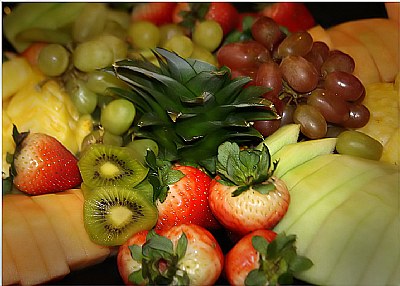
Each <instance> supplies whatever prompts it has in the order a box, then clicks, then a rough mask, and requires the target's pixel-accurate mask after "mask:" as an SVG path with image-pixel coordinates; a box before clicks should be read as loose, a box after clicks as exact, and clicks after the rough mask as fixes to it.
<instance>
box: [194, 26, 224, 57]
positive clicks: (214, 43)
mask: <svg viewBox="0 0 400 286" xmlns="http://www.w3.org/2000/svg"><path fill="white" fill-rule="evenodd" d="M223 36H224V32H223V30H222V28H221V25H220V24H218V22H216V21H214V20H206V21H203V22H200V23H198V24H197V25H196V26H195V27H194V30H193V34H192V40H193V43H195V44H196V45H199V46H201V47H203V48H205V49H207V50H208V51H210V52H213V51H215V50H216V49H217V48H218V47H219V46H220V45H221V42H222V39H223Z"/></svg>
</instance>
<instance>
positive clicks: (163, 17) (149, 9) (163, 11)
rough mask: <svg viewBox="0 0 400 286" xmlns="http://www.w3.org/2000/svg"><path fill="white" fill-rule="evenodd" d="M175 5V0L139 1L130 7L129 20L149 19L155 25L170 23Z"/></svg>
mask: <svg viewBox="0 0 400 286" xmlns="http://www.w3.org/2000/svg"><path fill="white" fill-rule="evenodd" d="M175 6H176V3H175V2H151V3H139V4H136V5H135V6H134V8H133V9H132V13H131V20H132V21H149V22H152V23H153V24H155V25H157V26H160V25H163V24H167V23H171V22H172V13H173V11H174V9H175Z"/></svg>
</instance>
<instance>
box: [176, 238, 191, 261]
mask: <svg viewBox="0 0 400 286" xmlns="http://www.w3.org/2000/svg"><path fill="white" fill-rule="evenodd" d="M187 245H188V240H187V237H186V234H185V233H184V232H183V233H182V235H181V236H180V237H179V240H178V243H177V245H176V254H177V256H178V260H179V259H182V258H184V257H185V254H186V249H187Z"/></svg>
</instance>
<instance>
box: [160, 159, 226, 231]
mask: <svg viewBox="0 0 400 286" xmlns="http://www.w3.org/2000/svg"><path fill="white" fill-rule="evenodd" d="M173 169H174V170H178V171H180V172H182V173H183V175H184V176H183V177H182V178H181V179H180V180H179V181H177V182H176V183H173V184H171V185H169V190H168V194H167V197H166V198H165V200H164V201H162V202H161V201H160V200H159V201H157V209H158V221H157V224H156V227H155V228H156V229H158V230H160V229H165V228H170V227H172V226H174V225H178V224H182V223H187V224H188V223H192V224H198V225H200V226H203V227H205V228H216V227H218V226H219V224H218V222H217V221H216V219H215V218H214V216H213V214H212V212H211V209H210V206H209V203H208V195H209V188H210V182H211V178H210V177H209V176H208V175H207V174H205V173H204V172H203V171H201V170H200V169H197V168H195V167H191V166H178V165H177V166H174V167H173Z"/></svg>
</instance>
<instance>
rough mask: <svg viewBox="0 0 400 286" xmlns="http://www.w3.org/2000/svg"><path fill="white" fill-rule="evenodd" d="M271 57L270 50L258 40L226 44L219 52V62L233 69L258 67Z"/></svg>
mask: <svg viewBox="0 0 400 286" xmlns="http://www.w3.org/2000/svg"><path fill="white" fill-rule="evenodd" d="M270 59H271V55H270V53H269V51H268V50H267V49H266V48H265V47H264V46H263V45H262V44H260V43H258V42H256V41H246V42H234V43H230V44H226V45H224V46H222V47H221V48H220V49H219V50H218V52H217V60H218V63H219V64H220V65H221V66H227V67H229V68H230V69H232V70H238V69H246V68H254V67H258V66H259V65H260V64H261V63H264V62H267V61H269V60H270Z"/></svg>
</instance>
